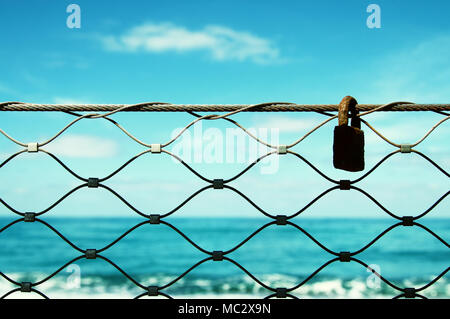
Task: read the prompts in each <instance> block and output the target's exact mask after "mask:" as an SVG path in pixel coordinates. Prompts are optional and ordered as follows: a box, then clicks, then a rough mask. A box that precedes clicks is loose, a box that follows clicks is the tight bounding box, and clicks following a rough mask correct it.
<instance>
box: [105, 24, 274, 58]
mask: <svg viewBox="0 0 450 319" xmlns="http://www.w3.org/2000/svg"><path fill="white" fill-rule="evenodd" d="M101 40H102V42H103V45H104V47H105V48H106V49H107V50H111V51H122V52H153V53H162V52H169V51H174V52H178V53H181V52H189V51H205V52H208V53H209V54H210V55H211V56H212V58H213V59H214V60H217V61H225V60H237V61H245V60H250V61H253V62H256V63H267V62H273V61H275V60H277V59H278V57H279V50H278V49H277V48H276V47H274V45H273V44H272V42H271V41H269V40H267V39H264V38H261V37H258V36H255V35H253V34H251V33H248V32H243V31H235V30H233V29H231V28H227V27H223V26H213V25H210V26H206V27H204V28H203V29H201V30H189V29H187V28H185V27H183V26H177V25H174V24H171V23H160V24H153V23H146V24H143V25H140V26H136V27H134V28H132V29H130V30H129V31H127V32H125V33H124V34H122V35H119V36H103V37H101Z"/></svg>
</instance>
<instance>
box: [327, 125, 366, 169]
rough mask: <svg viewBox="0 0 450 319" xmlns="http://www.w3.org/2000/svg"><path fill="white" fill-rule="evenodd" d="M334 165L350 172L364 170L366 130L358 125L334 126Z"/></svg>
mask: <svg viewBox="0 0 450 319" xmlns="http://www.w3.org/2000/svg"><path fill="white" fill-rule="evenodd" d="M333 165H334V167H335V168H338V169H342V170H346V171H349V172H359V171H362V170H364V132H363V131H362V130H361V129H359V128H356V127H352V126H348V125H339V126H336V127H335V128H334V142H333Z"/></svg>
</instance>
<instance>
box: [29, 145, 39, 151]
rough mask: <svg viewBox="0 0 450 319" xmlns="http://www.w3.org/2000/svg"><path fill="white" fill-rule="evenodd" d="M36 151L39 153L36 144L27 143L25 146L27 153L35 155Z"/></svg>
mask: <svg viewBox="0 0 450 319" xmlns="http://www.w3.org/2000/svg"><path fill="white" fill-rule="evenodd" d="M37 151H39V146H38V143H28V145H27V152H28V153H36V152H37Z"/></svg>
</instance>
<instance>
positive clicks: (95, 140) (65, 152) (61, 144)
mask: <svg viewBox="0 0 450 319" xmlns="http://www.w3.org/2000/svg"><path fill="white" fill-rule="evenodd" d="M44 149H45V150H47V151H49V152H51V153H53V154H55V155H59V156H66V157H73V158H106V157H113V156H114V155H116V154H117V153H118V151H117V150H118V146H117V143H116V142H115V141H113V140H109V139H105V138H100V137H95V136H89V135H63V136H60V137H58V138H57V139H56V140H54V141H53V142H51V143H50V144H48V145H47V146H45V147H44Z"/></svg>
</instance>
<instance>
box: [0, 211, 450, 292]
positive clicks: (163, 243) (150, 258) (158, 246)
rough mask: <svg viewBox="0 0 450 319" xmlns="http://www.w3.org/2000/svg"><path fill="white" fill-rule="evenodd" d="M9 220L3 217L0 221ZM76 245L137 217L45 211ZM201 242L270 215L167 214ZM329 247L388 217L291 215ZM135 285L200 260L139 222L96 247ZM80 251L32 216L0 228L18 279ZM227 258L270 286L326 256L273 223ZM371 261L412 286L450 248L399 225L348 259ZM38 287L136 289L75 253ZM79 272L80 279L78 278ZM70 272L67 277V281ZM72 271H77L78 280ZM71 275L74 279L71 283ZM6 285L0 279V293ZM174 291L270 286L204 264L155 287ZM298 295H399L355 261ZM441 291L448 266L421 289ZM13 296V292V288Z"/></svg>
mask: <svg viewBox="0 0 450 319" xmlns="http://www.w3.org/2000/svg"><path fill="white" fill-rule="evenodd" d="M12 220H13V219H9V218H1V219H0V227H3V226H5V225H6V224H7V223H8V222H10V221H12ZM43 220H45V221H47V222H48V223H49V224H51V225H52V226H53V227H55V228H56V229H57V230H58V231H59V232H61V234H63V235H64V236H66V237H67V238H68V239H69V240H70V241H72V242H73V243H74V244H75V245H77V246H79V247H80V248H82V249H87V248H96V249H99V248H102V247H104V246H106V245H108V244H109V243H111V242H112V241H114V240H115V239H116V238H117V237H119V236H120V235H121V234H123V233H124V232H126V231H127V230H128V229H129V228H131V227H132V226H134V225H136V224H138V223H139V222H142V221H143V220H142V219H136V218H114V219H105V218H69V219H59V218H43ZM165 220H166V221H168V222H170V223H171V224H173V225H174V226H175V227H177V228H178V229H179V230H181V231H182V232H183V233H184V234H186V235H187V236H188V237H189V238H190V239H192V241H193V242H195V243H196V244H198V245H199V246H200V247H202V248H203V249H206V250H209V251H213V250H228V249H231V248H233V247H234V246H236V245H238V244H239V243H240V242H241V241H243V240H244V239H245V238H246V237H247V236H249V235H250V234H251V233H252V232H253V231H255V230H256V229H258V228H259V227H260V226H262V225H264V224H265V223H267V222H268V221H269V220H268V219H245V218H242V219H238V218H236V219H225V218H224V219H201V218H193V219H187V218H167V219H165ZM293 222H295V223H296V224H297V225H299V226H301V227H302V228H303V229H304V230H305V231H307V232H308V233H309V234H311V235H312V236H313V237H314V238H316V239H317V240H318V241H319V242H320V243H322V244H323V245H325V246H326V247H327V248H329V249H331V250H333V251H336V252H339V251H356V250H358V249H360V248H362V247H363V246H365V245H366V244H367V243H369V242H370V241H371V240H372V239H374V238H375V237H376V236H377V235H378V234H379V233H381V232H382V231H384V230H385V229H386V228H387V227H389V226H390V225H392V224H394V223H395V222H396V221H395V220H393V219H305V218H303V219H302V218H296V219H294V220H293ZM421 222H422V223H423V224H424V225H425V226H427V227H429V228H430V229H431V230H433V231H434V232H436V233H437V234H438V235H439V236H440V237H441V238H442V239H443V240H445V241H447V242H448V241H449V239H450V219H426V218H424V219H423V220H422V221H421ZM101 254H102V255H103V256H105V257H108V258H110V259H111V260H112V261H114V262H115V263H116V264H117V265H118V266H120V267H121V268H122V269H123V270H124V271H126V272H127V273H128V274H129V275H130V276H132V277H133V278H135V279H136V280H137V281H139V282H140V283H142V284H143V285H145V286H147V285H159V286H161V285H164V284H166V283H168V282H169V281H171V280H172V279H174V278H176V277H177V276H178V275H180V274H182V273H183V272H184V271H186V270H187V269H188V268H189V267H191V266H192V265H194V264H195V263H197V262H198V261H200V260H202V259H203V258H205V257H206V255H205V254H204V253H202V252H200V251H199V250H197V249H196V248H195V247H193V246H192V245H191V244H190V243H189V242H188V241H187V240H186V239H184V238H183V237H182V236H180V235H179V234H178V233H177V232H175V231H174V230H173V229H171V228H169V227H168V226H166V225H149V224H146V225H143V226H141V227H139V228H137V229H136V230H134V231H133V232H131V233H130V234H128V235H127V236H126V237H125V238H123V239H122V240H120V241H119V242H118V243H116V244H115V245H113V246H112V247H111V248H109V249H107V250H106V251H104V252H102V253H101ZM79 255H80V253H79V252H78V251H76V250H75V249H73V248H72V247H71V246H70V245H69V244H67V243H66V242H65V241H63V240H62V239H61V238H59V237H58V236H57V235H56V234H55V233H54V232H53V231H52V230H50V229H49V228H47V227H46V226H44V225H42V224H39V223H18V224H15V225H13V226H12V227H10V228H9V229H7V230H5V231H3V232H2V233H0V271H1V272H3V273H4V274H6V275H8V276H10V277H11V278H13V279H14V280H17V281H36V280H40V279H43V278H45V277H46V276H48V275H50V274H51V273H53V272H54V271H56V270H57V269H58V268H59V267H61V266H63V265H64V264H65V263H67V262H68V261H70V260H71V259H73V258H75V257H77V256H79ZM228 257H230V258H232V259H233V260H235V261H237V262H239V263H240V264H241V265H242V266H243V267H245V268H246V269H247V270H248V271H249V272H250V273H252V274H253V275H255V276H256V277H257V278H258V279H260V280H261V281H263V282H264V283H266V284H268V285H269V286H271V287H274V288H276V287H284V286H287V287H290V286H294V285H296V284H297V283H299V282H301V281H303V280H304V279H305V278H306V277H308V276H309V275H310V274H311V273H312V272H314V271H315V270H316V269H317V268H319V267H320V266H321V265H322V264H324V263H325V262H327V261H328V260H330V259H332V258H334V256H332V255H331V254H329V253H327V252H326V251H324V250H323V249H322V248H320V247H319V246H318V245H317V244H316V243H314V242H313V241H312V240H311V239H310V238H308V237H307V236H306V235H304V234H303V233H301V232H300V231H299V230H297V229H295V228H294V227H291V226H276V225H272V226H270V227H268V228H266V229H264V230H263V231H261V232H260V233H258V234H257V235H256V236H255V237H253V238H252V239H251V240H249V241H248V242H247V243H245V244H244V245H243V246H242V247H239V248H238V249H237V250H236V251H234V252H233V253H231V254H230V255H228ZM356 257H357V258H359V259H360V260H362V261H363V262H365V263H366V264H370V265H374V266H373V267H375V269H376V270H378V271H379V272H380V273H381V275H382V276H384V277H385V278H386V279H388V280H390V281H392V282H393V283H395V284H397V285H399V286H401V287H405V286H407V287H420V286H422V285H424V284H426V283H428V282H429V281H430V280H432V279H433V278H434V277H435V276H437V275H439V274H440V273H442V272H443V271H445V270H446V269H447V268H448V267H449V265H450V250H449V248H448V247H446V246H445V245H444V244H443V243H441V242H439V241H438V240H437V239H436V238H435V237H433V236H432V235H431V234H429V233H428V232H426V231H424V230H423V229H421V228H418V227H416V226H414V227H398V228H396V229H394V230H392V231H390V232H389V233H387V234H386V235H385V236H383V237H382V238H381V239H379V240H378V241H377V242H376V243H375V244H374V245H372V246H371V247H369V248H368V249H367V250H365V251H364V252H363V253H361V254H359V255H357V256H356ZM75 264H76V266H69V267H68V268H66V269H63V270H62V271H61V272H59V273H58V274H57V275H56V276H55V277H53V278H52V279H50V280H49V281H47V282H46V283H45V284H42V285H40V286H38V289H39V290H40V291H42V292H44V293H45V294H47V295H48V296H49V297H56V298H60V297H68V298H71V297H83V296H90V297H96V296H100V297H107V298H109V297H127V298H128V297H132V296H136V295H138V294H140V293H141V292H143V290H142V289H140V288H137V287H135V286H134V285H133V283H132V282H130V281H129V280H127V279H126V278H125V276H123V275H122V274H121V273H120V272H119V271H118V270H117V269H116V268H114V267H112V266H111V265H110V264H108V263H107V262H105V261H103V260H100V259H96V260H86V259H82V260H78V261H76V262H75ZM78 271H79V276H78ZM74 278H75V279H74ZM76 278H80V281H79V282H78V283H77V281H76ZM74 280H75V281H74ZM13 287H14V286H13V285H11V284H9V283H8V282H7V281H6V280H5V279H2V278H0V294H2V295H3V294H4V293H6V292H7V291H8V290H9V289H11V288H13ZM163 291H164V292H166V293H168V294H170V295H172V296H174V297H177V296H183V297H193V298H195V297H230V296H241V297H261V296H266V295H268V294H270V292H269V291H268V290H266V289H264V288H262V287H261V286H260V285H258V284H257V283H255V282H254V281H253V280H252V279H251V278H250V277H249V276H248V275H246V274H245V273H244V272H243V271H242V270H241V269H239V268H238V267H237V266H236V265H233V264H232V263H229V262H227V261H222V262H213V261H208V262H206V263H204V264H202V265H200V266H199V267H197V268H195V269H194V270H192V271H191V272H190V273H189V274H188V275H187V276H186V277H184V278H183V279H182V280H180V281H178V282H176V283H175V284H174V285H172V286H170V287H168V288H167V289H164V290H163ZM294 294H296V295H297V296H299V297H306V298H314V297H321V298H341V297H354V298H365V297H393V296H395V295H397V294H398V292H396V291H395V290H394V289H392V288H390V287H389V286H388V285H387V284H385V283H383V282H379V281H377V279H376V278H375V277H373V275H371V274H370V273H369V272H368V271H367V270H366V269H365V267H363V266H362V265H360V264H357V263H356V262H350V263H339V262H337V263H333V264H331V265H329V266H327V267H326V268H325V269H324V270H322V271H321V272H320V273H319V274H318V275H316V276H315V277H314V278H313V279H312V280H310V281H309V282H308V283H307V284H305V285H304V286H303V287H302V288H300V289H298V290H296V291H295V292H294ZM422 294H423V295H425V296H427V297H447V298H448V297H449V296H450V282H449V280H448V273H447V275H445V276H444V277H443V278H441V279H440V280H439V281H438V282H437V283H436V284H435V285H433V286H432V287H430V288H429V289H426V290H425V291H423V293H422ZM13 296H14V297H20V296H21V295H20V294H15V295H13Z"/></svg>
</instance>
